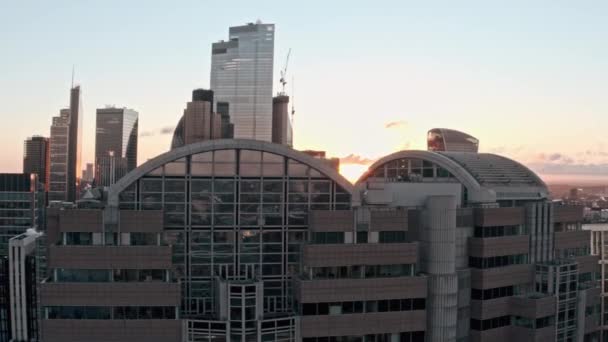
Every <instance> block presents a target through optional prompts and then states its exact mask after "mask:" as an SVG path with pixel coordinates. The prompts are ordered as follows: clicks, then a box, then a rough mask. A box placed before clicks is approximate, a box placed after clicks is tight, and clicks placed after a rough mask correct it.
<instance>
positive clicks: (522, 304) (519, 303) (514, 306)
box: [510, 293, 556, 318]
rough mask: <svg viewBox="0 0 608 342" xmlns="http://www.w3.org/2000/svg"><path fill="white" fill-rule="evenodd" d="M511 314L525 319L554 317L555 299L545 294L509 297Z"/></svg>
mask: <svg viewBox="0 0 608 342" xmlns="http://www.w3.org/2000/svg"><path fill="white" fill-rule="evenodd" d="M510 306H511V314H512V315H516V316H521V317H526V318H541V317H546V316H551V315H555V308H556V299H555V297H554V296H551V295H547V294H540V293H539V294H531V295H525V296H513V297H510Z"/></svg>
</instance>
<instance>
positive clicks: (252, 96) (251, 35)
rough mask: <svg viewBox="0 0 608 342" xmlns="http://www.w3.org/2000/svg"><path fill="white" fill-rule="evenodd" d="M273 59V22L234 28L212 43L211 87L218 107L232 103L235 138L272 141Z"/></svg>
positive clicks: (231, 115) (230, 106) (231, 111)
mask: <svg viewBox="0 0 608 342" xmlns="http://www.w3.org/2000/svg"><path fill="white" fill-rule="evenodd" d="M273 59H274V24H262V23H260V22H258V23H255V24H254V23H249V24H247V25H244V26H235V27H231V28H230V30H229V40H228V41H220V42H217V43H214V44H213V46H212V51H211V89H212V90H213V91H214V92H215V103H216V107H217V103H218V102H226V103H228V104H229V108H230V119H231V122H232V123H233V124H234V138H237V139H255V140H264V141H271V140H272V77H273ZM217 111H218V112H219V109H218V110H217Z"/></svg>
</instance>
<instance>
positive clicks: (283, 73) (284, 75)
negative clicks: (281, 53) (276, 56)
mask: <svg viewBox="0 0 608 342" xmlns="http://www.w3.org/2000/svg"><path fill="white" fill-rule="evenodd" d="M289 55H291V48H290V49H289V51H288V52H287V58H286V59H285V66H284V67H283V70H281V78H280V79H279V82H280V83H281V85H282V87H283V90H282V91H281V95H285V85H286V84H287V66H288V65H289Z"/></svg>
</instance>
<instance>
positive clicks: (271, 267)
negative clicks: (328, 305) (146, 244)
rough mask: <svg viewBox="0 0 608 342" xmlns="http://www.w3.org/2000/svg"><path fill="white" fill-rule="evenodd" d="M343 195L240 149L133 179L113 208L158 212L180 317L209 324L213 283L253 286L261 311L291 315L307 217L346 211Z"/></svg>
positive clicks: (286, 163)
mask: <svg viewBox="0 0 608 342" xmlns="http://www.w3.org/2000/svg"><path fill="white" fill-rule="evenodd" d="M350 201H351V198H350V194H349V193H348V191H347V190H345V189H343V188H342V187H341V186H339V185H338V184H337V183H336V182H335V181H334V180H332V179H331V178H329V177H328V176H326V175H324V174H322V173H321V172H319V171H318V170H317V169H315V168H314V167H311V166H309V165H306V164H302V163H300V162H298V161H296V160H294V159H291V158H289V157H286V156H283V155H279V154H273V153H269V152H263V151H256V150H247V149H225V150H216V151H211V152H205V153H199V154H193V155H189V156H187V157H185V158H181V159H178V160H175V161H173V162H170V163H167V164H164V165H162V166H160V167H159V168H157V169H155V170H153V171H151V172H149V173H148V174H146V175H145V176H143V177H141V178H139V179H138V180H137V181H136V182H135V183H133V184H132V185H131V186H130V187H128V188H127V189H126V190H125V191H123V192H122V193H121V194H120V207H121V209H136V210H159V209H161V210H164V215H165V219H164V226H165V233H164V235H165V236H164V238H165V242H166V243H168V244H171V245H172V246H173V264H174V267H175V268H176V273H177V276H178V278H179V279H180V280H181V283H182V286H183V288H182V298H183V303H182V307H181V310H182V317H190V318H196V317H201V318H206V317H216V316H217V314H218V313H217V312H216V304H217V303H215V300H216V299H215V298H216V297H217V296H216V295H215V294H214V291H215V289H214V284H213V279H214V277H220V278H222V279H226V280H231V281H232V280H235V281H236V280H254V279H255V280H261V281H262V283H263V303H262V305H263V312H264V313H265V314H274V313H289V312H292V310H293V303H292V297H293V296H292V276H293V275H296V274H298V273H299V272H300V250H301V247H302V244H303V243H305V241H307V239H308V236H307V234H308V211H309V210H313V209H314V210H334V209H337V210H346V209H349V208H350Z"/></svg>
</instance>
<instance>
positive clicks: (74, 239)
mask: <svg viewBox="0 0 608 342" xmlns="http://www.w3.org/2000/svg"><path fill="white" fill-rule="evenodd" d="M64 234H65V244H66V245H68V246H90V245H92V244H93V233H79V232H66V233H64Z"/></svg>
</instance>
